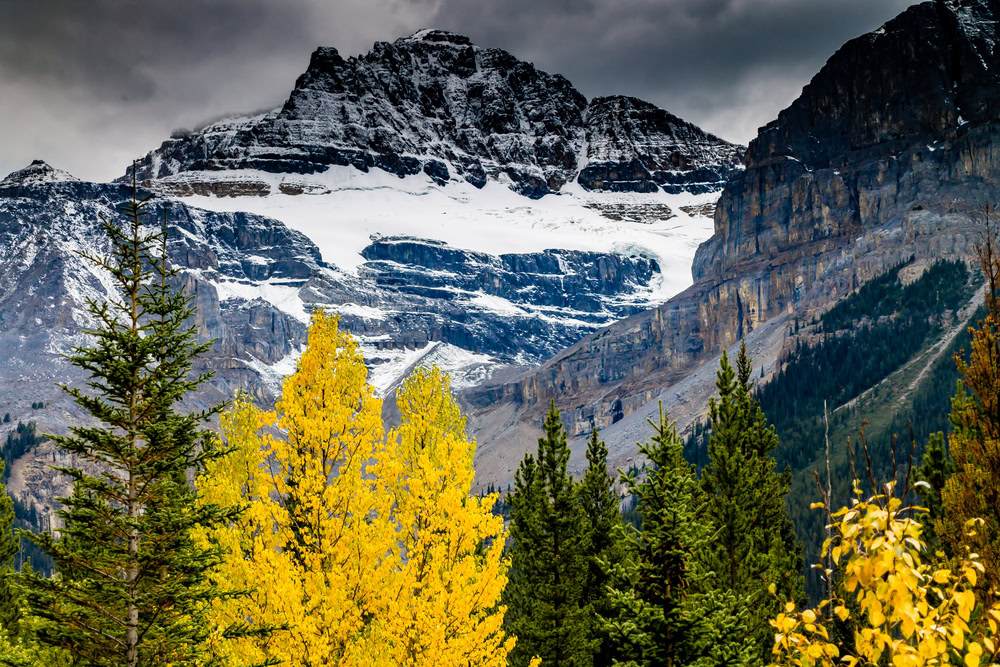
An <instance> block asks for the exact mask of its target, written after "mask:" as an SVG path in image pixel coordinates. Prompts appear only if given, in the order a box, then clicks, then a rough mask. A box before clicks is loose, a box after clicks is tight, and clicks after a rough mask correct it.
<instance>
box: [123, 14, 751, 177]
mask: <svg viewBox="0 0 1000 667" xmlns="http://www.w3.org/2000/svg"><path fill="white" fill-rule="evenodd" d="M743 150H744V149H743V147H741V146H736V145H733V144H730V143H728V142H726V141H723V140H721V139H719V138H718V137H714V136H712V135H709V134H706V133H705V132H703V131H701V130H700V129H698V128H697V127H695V126H693V125H691V124H690V123H685V122H684V121H682V120H680V119H678V118H676V117H674V116H672V115H670V114H669V113H667V112H666V111H663V110H662V109H659V108H657V107H655V106H653V105H651V104H649V103H646V102H642V101H641V100H636V99H633V98H625V97H611V98H597V99H595V100H594V101H593V102H592V103H590V104H588V102H587V99H586V98H585V97H584V96H583V95H582V94H580V93H579V92H578V91H577V90H576V89H575V88H574V87H573V86H572V84H571V83H570V82H569V81H568V80H566V78H564V77H562V76H560V75H558V74H549V73H547V72H543V71H541V70H539V69H537V68H536V67H535V66H534V65H532V64H531V63H527V62H524V61H521V60H518V59H517V58H515V57H514V56H512V55H511V54H509V53H507V52H506V51H503V50H501V49H494V48H479V47H477V46H474V45H473V44H472V43H471V42H470V41H469V39H468V38H467V37H464V36H462V35H457V34H454V33H450V32H445V31H441V30H422V31H420V32H417V33H415V34H414V35H412V36H410V37H406V38H403V39H398V40H396V41H395V42H393V43H391V44H390V43H387V42H378V43H376V44H375V46H374V48H373V49H372V50H371V51H370V52H369V53H367V54H365V55H363V56H360V57H356V58H355V57H351V58H347V59H345V58H343V57H342V56H341V55H340V54H339V53H338V52H337V50H336V49H334V48H329V47H325V48H319V49H317V50H316V51H315V52H314V53H313V55H312V59H311V60H310V62H309V67H308V69H307V70H306V72H305V73H304V74H303V75H302V76H301V77H299V79H298V81H297V82H296V84H295V89H294V90H293V91H292V93H291V95H290V96H289V98H288V100H287V101H286V102H285V103H284V105H282V106H281V107H280V108H279V109H275V110H273V111H270V112H268V113H263V114H259V115H256V116H251V117H241V118H232V119H226V120H223V121H220V122H217V123H213V124H211V125H209V126H208V127H205V128H203V129H201V130H199V131H197V132H193V133H183V132H182V133H179V134H177V135H176V136H174V137H172V138H171V139H169V140H168V141H166V142H164V144H163V145H162V146H161V147H160V148H159V149H157V150H155V151H153V152H151V153H149V154H148V155H146V156H145V157H144V158H142V159H141V160H140V161H139V164H138V171H137V174H138V177H139V179H140V180H143V181H160V183H159V186H160V189H161V191H165V192H171V193H173V194H189V193H201V194H207V193H212V194H234V195H247V194H267V193H269V192H270V187H269V186H268V184H267V183H266V182H265V181H264V180H261V179H253V178H239V177H237V175H236V174H235V173H233V174H232V176H233V178H228V179H219V178H217V176H218V173H216V174H215V176H216V177H211V176H204V175H203V173H204V172H220V171H229V172H235V171H236V170H253V171H262V172H270V173H283V174H311V173H315V172H320V171H323V170H325V169H326V168H327V167H328V166H330V165H342V166H343V165H352V166H354V167H356V168H358V169H360V170H362V171H368V170H369V169H374V168H377V169H383V170H385V171H388V172H391V173H393V174H396V175H399V176H407V175H414V174H419V173H421V172H423V173H425V174H427V175H428V176H429V177H430V178H431V179H433V180H434V181H435V182H437V183H438V184H441V185H443V184H446V183H447V182H449V181H450V180H451V179H462V180H465V181H467V182H469V183H472V184H474V185H476V186H477V187H482V186H483V185H484V184H485V183H486V181H487V179H496V180H501V181H503V182H507V183H509V184H510V187H511V188H512V189H514V190H515V191H517V192H519V193H521V194H524V195H527V196H529V197H541V196H542V195H545V194H546V193H549V192H556V191H558V190H560V188H562V187H563V186H564V185H565V184H566V183H567V182H570V181H573V180H575V179H576V178H577V176H578V174H579V173H580V167H579V166H580V165H581V164H585V165H586V167H585V169H584V171H583V173H582V174H580V183H581V184H583V185H584V186H586V187H589V188H592V189H598V190H604V189H608V190H628V191H641V192H651V191H655V190H658V189H659V188H660V187H663V188H665V189H667V190H668V191H671V192H677V191H682V190H683V191H696V192H705V191H717V190H719V189H720V188H721V187H722V185H723V184H724V182H725V180H726V178H727V177H728V176H729V175H730V174H731V173H732V172H734V171H735V170H737V169H738V168H739V166H740V158H741V157H742V152H743ZM200 174H201V175H200ZM125 178H126V179H129V178H131V172H129V174H128V175H126V177H125ZM220 180H221V181H223V182H220ZM289 193H290V192H289Z"/></svg>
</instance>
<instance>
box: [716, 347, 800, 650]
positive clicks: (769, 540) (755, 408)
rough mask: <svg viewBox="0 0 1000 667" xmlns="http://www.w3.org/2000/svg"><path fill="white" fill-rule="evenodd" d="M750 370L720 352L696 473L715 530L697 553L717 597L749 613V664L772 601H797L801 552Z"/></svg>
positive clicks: (766, 641) (773, 609) (766, 636)
mask: <svg viewBox="0 0 1000 667" xmlns="http://www.w3.org/2000/svg"><path fill="white" fill-rule="evenodd" d="M752 372H753V371H752V366H751V364H750V359H749V357H748V356H747V354H746V345H745V344H743V345H741V346H740V352H739V357H738V359H737V371H734V370H733V367H732V365H731V364H730V363H729V358H728V356H727V355H726V354H725V353H723V355H722V360H721V364H720V368H719V371H718V374H717V379H716V388H717V389H718V392H719V398H718V400H715V399H714V398H713V399H712V400H711V401H710V403H709V415H710V418H711V423H712V434H711V437H710V438H709V444H708V457H709V465H708V466H707V467H706V468H705V470H704V471H703V472H702V487H703V489H704V492H705V494H706V496H707V508H706V509H707V515H708V516H709V517H710V518H711V521H712V523H713V524H714V527H715V529H716V531H717V532H716V535H715V539H714V540H713V543H712V545H711V546H710V547H709V548H707V549H705V551H704V553H705V556H706V565H707V567H708V569H710V570H711V571H713V572H714V573H715V574H716V575H717V580H716V584H717V585H718V586H720V587H721V590H722V591H728V592H730V593H732V594H733V595H735V596H736V597H737V598H738V599H739V600H741V601H742V603H743V604H744V605H745V607H746V609H747V610H748V611H749V614H750V617H749V624H750V625H749V631H750V634H751V637H752V640H753V643H754V645H755V654H756V660H757V661H765V660H766V659H767V655H768V654H769V652H770V650H771V645H772V643H773V641H772V632H771V629H770V628H769V625H768V622H769V620H770V618H772V617H773V616H774V614H775V613H777V611H779V607H780V602H779V601H778V599H777V598H776V597H775V596H773V595H771V594H770V593H769V592H768V586H769V585H771V584H773V585H774V586H775V587H776V591H777V592H778V597H780V598H784V599H789V600H802V599H803V598H804V590H803V589H804V577H803V574H802V554H801V547H800V546H799V545H798V544H797V543H796V541H795V534H794V530H793V529H792V526H791V520H790V519H789V518H788V514H787V510H786V507H785V495H786V494H787V493H788V490H789V485H790V473H788V472H787V471H786V472H785V473H784V474H779V473H776V472H775V470H774V468H775V461H774V459H773V458H772V456H771V453H772V452H773V451H774V449H775V448H776V447H777V445H778V438H777V436H776V435H775V433H774V429H773V427H771V426H770V425H769V424H768V423H767V418H766V417H765V415H764V413H763V411H762V410H761V408H760V405H759V403H758V402H757V400H756V399H755V398H754V396H753V393H752V389H753V387H752V383H751V379H750V378H751V375H752Z"/></svg>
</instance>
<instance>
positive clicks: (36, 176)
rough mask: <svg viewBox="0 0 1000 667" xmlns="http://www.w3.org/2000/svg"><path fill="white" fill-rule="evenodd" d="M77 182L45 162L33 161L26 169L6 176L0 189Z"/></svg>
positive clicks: (70, 175)
mask: <svg viewBox="0 0 1000 667" xmlns="http://www.w3.org/2000/svg"><path fill="white" fill-rule="evenodd" d="M79 180H80V179H78V178H76V177H75V176H73V175H72V174H70V173H69V172H65V171H63V170H62V169H56V168H55V167H53V166H51V165H50V164H49V163H47V162H46V161H45V160H33V161H32V162H31V164H29V165H28V166H27V167H24V168H23V169H18V170H16V171H12V172H11V173H10V174H8V175H7V177H6V178H4V179H3V180H2V181H0V188H9V187H15V186H18V185H35V184H38V183H61V182H67V181H68V182H75V181H79Z"/></svg>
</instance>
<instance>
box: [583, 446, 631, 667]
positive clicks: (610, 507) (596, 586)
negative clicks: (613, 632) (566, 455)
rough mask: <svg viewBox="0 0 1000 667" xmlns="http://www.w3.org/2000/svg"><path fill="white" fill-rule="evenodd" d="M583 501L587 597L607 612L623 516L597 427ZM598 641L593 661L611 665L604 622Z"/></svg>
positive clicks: (597, 608)
mask: <svg viewBox="0 0 1000 667" xmlns="http://www.w3.org/2000/svg"><path fill="white" fill-rule="evenodd" d="M578 492H579V496H580V505H581V506H582V507H583V513H584V516H585V518H586V524H585V530H586V532H587V535H586V538H587V539H586V544H587V564H588V574H587V583H586V589H585V593H584V599H586V601H587V603H588V604H590V606H591V609H592V612H593V614H595V615H597V616H608V615H609V614H610V613H611V609H612V607H611V599H610V595H609V593H608V590H607V586H608V583H609V581H610V572H611V571H612V570H613V569H614V568H615V567H617V565H618V563H619V562H620V561H621V559H622V543H621V539H622V535H623V531H622V518H621V510H620V508H619V503H618V495H617V494H616V493H615V485H614V479H612V478H611V476H610V475H608V447H607V445H605V444H604V441H603V440H600V439H599V438H598V436H597V429H594V430H593V431H592V432H591V434H590V440H589V441H588V442H587V471H586V473H584V476H583V480H582V482H581V483H580V488H579V491H578ZM592 632H593V637H594V640H595V642H597V647H598V648H597V652H596V653H595V655H594V664H596V665H610V664H611V662H612V658H613V647H612V645H611V642H610V641H609V638H608V637H607V632H606V631H605V629H604V628H602V626H601V624H597V623H595V624H594V629H593V631H592Z"/></svg>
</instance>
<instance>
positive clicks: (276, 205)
mask: <svg viewBox="0 0 1000 667" xmlns="http://www.w3.org/2000/svg"><path fill="white" fill-rule="evenodd" d="M213 178H217V179H219V181H220V182H226V183H233V182H241V181H242V182H249V183H259V184H266V185H267V186H269V187H270V192H271V194H269V195H266V196H240V197H216V196H204V195H189V196H186V197H181V198H179V199H181V200H182V201H184V202H185V203H187V204H190V205H192V206H195V207H198V208H204V209H209V210H213V211H224V212H237V211H245V212H249V213H257V214H260V215H265V216H268V217H272V218H275V219H277V220H280V221H281V222H283V223H284V224H286V225H287V226H289V227H290V228H292V229H295V230H297V231H300V232H302V233H303V234H305V235H306V236H308V237H309V238H310V239H311V240H312V241H313V242H314V243H315V244H316V245H317V246H318V247H319V249H320V252H321V253H322V255H323V259H324V261H326V262H328V263H330V264H333V265H335V266H336V267H337V268H339V269H340V270H342V271H345V272H348V273H352V274H356V273H357V269H358V267H359V266H360V265H361V264H363V263H364V261H365V259H364V257H362V256H361V251H362V250H363V249H364V248H365V247H366V246H367V245H369V244H370V243H371V241H372V237H373V236H376V235H382V236H397V235H405V236H414V237H418V238H423V239H433V240H437V241H443V242H445V243H447V244H449V245H451V246H453V247H456V248H460V249H464V250H474V251H478V252H485V253H489V254H493V255H498V254H503V253H521V252H537V251H542V250H547V249H553V248H558V249H566V250H589V251H599V252H614V253H619V254H623V255H638V256H643V257H648V258H650V259H655V260H656V261H657V263H658V264H659V266H660V269H661V271H662V277H661V279H660V281H659V283H658V284H657V285H655V286H654V290H653V293H652V294H650V297H649V298H650V304H649V305H650V306H652V305H655V304H656V303H660V302H662V301H665V300H666V299H668V298H669V297H671V296H673V295H674V294H677V293H678V292H680V291H682V290H683V289H685V288H686V287H688V286H689V285H690V284H691V262H692V260H693V258H694V253H695V250H696V249H697V247H698V245H699V244H700V243H702V242H703V241H705V240H706V239H708V238H709V237H710V236H711V235H712V229H713V225H712V219H711V218H710V217H706V216H704V215H700V214H699V211H698V210H697V209H699V208H701V207H704V206H705V205H709V206H711V205H713V204H714V203H715V201H716V200H717V199H718V193H708V194H698V195H694V194H686V193H685V194H666V193H663V192H657V193H650V194H638V193H607V192H602V193H589V192H587V191H586V190H584V189H583V188H582V187H580V186H579V185H578V184H576V183H570V184H567V185H566V186H564V188H563V191H562V192H561V193H560V194H558V195H546V196H545V197H543V198H541V199H539V200H532V199H528V198H526V197H524V196H521V195H519V194H517V193H515V192H513V191H511V190H510V189H509V188H508V187H507V185H506V184H504V183H502V182H496V181H492V180H491V181H489V182H488V183H487V184H486V186H485V187H484V188H482V189H481V190H480V189H476V188H475V187H473V186H472V185H469V184H468V183H465V182H462V181H452V182H450V183H449V184H448V185H447V186H444V187H442V186H439V185H437V184H435V183H434V182H433V181H432V180H431V179H430V178H429V177H428V176H426V175H425V174H418V175H414V176H408V177H406V178H399V177H397V176H395V175H393V174H390V173H388V172H385V171H382V170H380V169H372V170H371V171H369V172H367V173H364V172H361V171H358V170H357V169H355V168H354V167H338V166H332V167H330V168H329V169H328V170H327V171H325V172H323V173H320V174H313V175H308V176H303V175H297V174H295V175H284V174H267V173H263V172H259V171H245V172H235V173H234V172H233V171H225V172H215V173H213V172H183V173H181V174H177V175H175V176H170V177H167V178H165V179H162V180H161V182H163V183H171V182H173V183H183V182H185V181H187V180H192V181H198V182H201V183H205V182H206V181H211V180H212V179H213ZM282 186H284V187H285V188H286V189H287V188H288V187H289V186H292V187H295V188H301V189H304V190H305V191H306V192H310V193H314V194H283V193H282V192H281V188H282ZM599 209H600V210H599ZM667 209H669V212H670V214H672V216H673V217H669V219H663V218H665V217H667V215H665V213H664V211H665V210H667ZM683 209H689V210H690V211H691V213H693V214H689V213H688V212H685V210H683ZM609 211H610V214H609ZM619 211H621V212H624V213H625V215H624V216H622V215H619V214H618V212H619ZM647 212H648V213H647ZM609 216H610V217H609ZM613 217H624V218H625V220H615V219H612V218H613ZM642 219H647V220H649V221H648V222H645V221H644V222H637V221H634V220H642Z"/></svg>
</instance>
